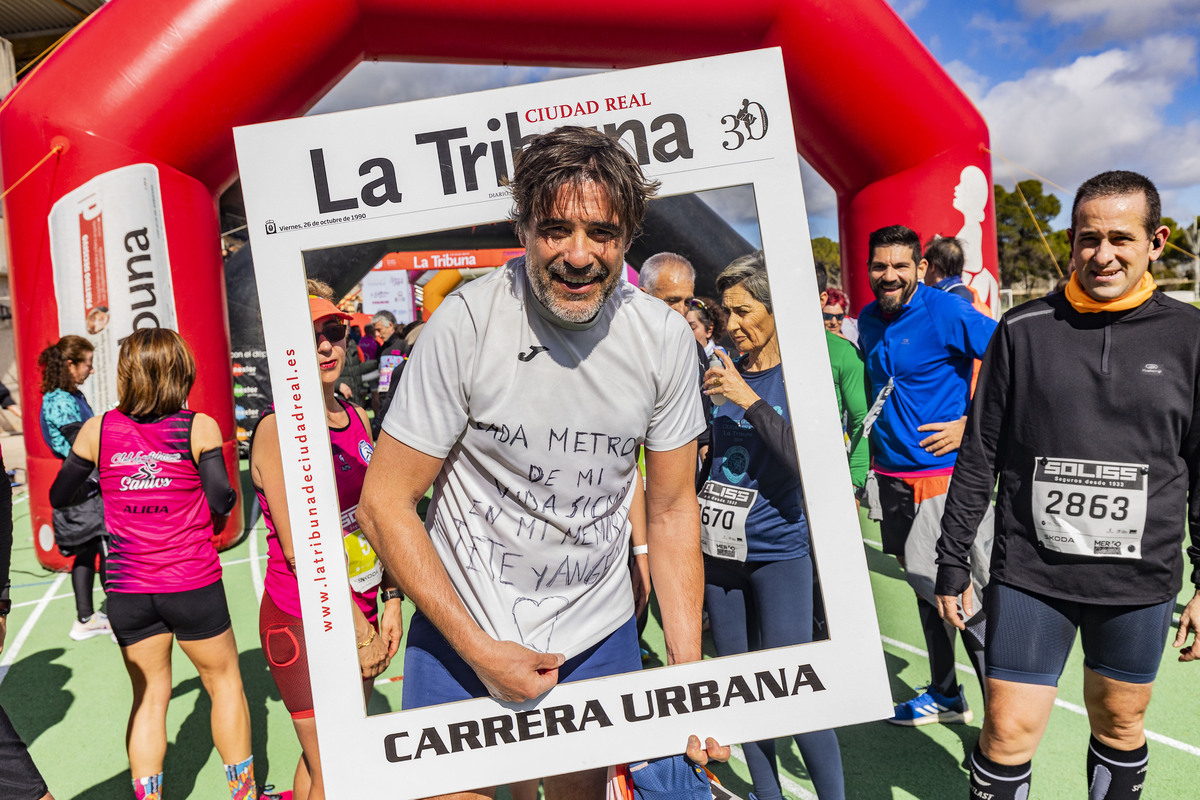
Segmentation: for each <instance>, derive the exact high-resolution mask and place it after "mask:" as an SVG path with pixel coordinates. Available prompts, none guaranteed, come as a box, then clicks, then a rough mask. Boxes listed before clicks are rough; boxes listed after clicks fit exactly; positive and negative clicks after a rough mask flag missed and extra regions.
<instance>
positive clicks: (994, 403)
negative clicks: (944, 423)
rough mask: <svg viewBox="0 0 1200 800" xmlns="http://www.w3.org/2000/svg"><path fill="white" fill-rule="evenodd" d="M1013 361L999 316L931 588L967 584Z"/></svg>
mask: <svg viewBox="0 0 1200 800" xmlns="http://www.w3.org/2000/svg"><path fill="white" fill-rule="evenodd" d="M972 313H977V312H972ZM979 316H983V315H982V314H979ZM1011 366H1012V358H1011V351H1010V345H1009V336H1008V324H1007V320H1003V321H1001V323H1000V327H999V330H998V332H997V334H996V336H995V337H994V338H993V339H992V343H991V344H990V345H989V346H988V349H987V352H986V354H985V355H984V358H983V366H982V367H981V368H980V370H979V383H978V384H977V386H976V388H975V401H974V402H973V403H972V404H971V410H970V413H969V414H968V415H967V427H966V430H965V431H964V432H963V439H962V446H961V447H960V448H959V451H958V460H957V461H956V462H955V465H954V479H953V480H952V481H950V490H949V491H948V492H947V494H946V510H945V513H943V514H942V535H941V537H940V538H939V539H938V543H937V563H938V571H937V583H936V586H935V588H934V592H935V593H936V594H939V595H949V596H953V595H958V594H961V593H962V592H963V590H964V589H966V588H967V587H968V586H970V585H971V563H970V554H971V545H972V543H974V541H975V535H976V533H977V531H978V529H979V523H980V522H981V521H982V520H983V515H984V514H985V513H986V512H987V507H988V504H989V503H991V502H992V488H993V487H994V486H995V485H996V455H997V453H998V452H999V449H1000V441H1001V440H1002V439H1003V438H1004V437H1005V436H1006V435H1007V433H1006V427H1007V420H1006V417H1005V412H1006V409H1007V405H1008V386H1009V381H1010V379H1011V377H1010V375H1011V373H1010V370H1011Z"/></svg>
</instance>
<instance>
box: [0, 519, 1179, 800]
mask: <svg viewBox="0 0 1200 800" xmlns="http://www.w3.org/2000/svg"><path fill="white" fill-rule="evenodd" d="M14 516H15V518H16V532H15V538H16V546H15V548H14V551H15V552H14V566H13V576H12V582H13V592H12V594H13V600H14V604H15V607H14V610H13V612H12V614H11V616H10V617H9V626H8V639H7V641H6V644H5V651H4V656H5V657H6V658H5V661H4V662H3V663H8V660H7V657H8V656H9V655H10V654H11V653H13V652H16V654H17V657H16V660H15V662H13V663H12V664H11V666H8V667H7V668H5V667H4V666H3V665H2V664H0V675H2V676H3V677H2V678H0V680H2V681H3V682H2V683H0V705H3V706H4V708H5V710H6V711H7V712H8V714H9V715H10V716H11V718H12V720H13V722H14V724H15V725H16V727H17V729H18V730H19V731H20V732H21V734H22V735H23V736H24V738H25V740H26V741H27V742H28V743H29V744H30V749H31V752H32V753H33V756H34V759H35V760H36V761H37V763H38V765H39V767H40V768H41V770H42V772H43V773H44V774H45V776H46V779H47V781H48V783H49V785H50V788H51V790H52V792H53V793H54V795H55V797H56V798H57V799H58V800H71V798H80V799H81V800H123V799H124V798H129V797H131V796H132V794H131V792H130V788H129V770H128V764H127V762H126V759H125V751H124V732H125V720H126V716H127V714H128V707H129V700H130V690H129V682H128V678H127V677H126V675H125V671H124V669H123V667H122V664H121V658H120V653H119V650H118V648H117V647H116V645H115V644H113V643H112V642H111V641H109V640H108V639H105V638H96V639H90V640H88V641H85V642H74V641H72V640H71V639H69V638H68V637H67V631H68V629H69V628H70V625H71V620H72V617H73V610H74V605H73V603H72V601H71V590H70V584H69V580H64V579H63V578H64V577H65V576H58V575H54V574H51V573H47V572H45V571H44V570H42V569H41V567H39V566H38V565H37V564H36V561H35V559H34V555H33V544H32V540H31V534H30V529H29V517H28V505H27V504H25V503H21V502H18V504H17V506H16V508H15V511H14ZM255 536H256V546H255V547H256V549H257V553H258V555H259V556H261V555H263V554H265V552H266V548H265V546H264V544H263V541H264V540H263V532H262V530H261V529H260V530H258V531H256V532H255ZM862 536H863V538H864V540H865V544H864V547H865V548H866V553H867V562H868V567H869V569H870V571H871V583H872V588H873V591H874V601H875V605H876V609H877V610H878V613H879V616H880V628H881V633H882V635H883V637H884V640H883V649H884V653H885V656H886V660H887V664H888V673H889V675H890V679H891V690H892V694H893V696H894V697H895V698H896V699H897V700H904V699H907V698H908V697H910V696H911V691H912V690H911V687H912V686H914V685H916V684H919V683H923V682H925V681H927V680H928V678H929V674H928V664H927V662H926V660H925V658H924V657H923V655H922V654H921V651H922V649H923V647H924V645H923V641H922V637H921V632H920V628H919V625H918V623H917V615H916V608H915V603H914V601H913V599H912V593H911V591H910V590H909V589H908V587H907V584H905V583H904V581H903V576H902V574H901V573H900V570H899V568H898V567H897V565H896V563H895V560H894V559H892V558H890V557H886V556H884V555H883V554H882V553H881V552H880V551H879V550H878V548H877V546H875V545H873V544H872V542H873V541H875V540H877V539H878V531H877V530H876V528H875V526H874V525H873V524H872V523H869V522H866V521H864V522H863V525H862ZM251 551H252V547H251V545H250V543H248V542H244V543H242V544H241V545H239V546H238V547H236V548H234V549H233V550H231V551H229V552H226V553H224V554H222V560H223V561H224V562H225V565H226V566H225V585H226V593H227V595H228V597H229V602H230V607H231V611H232V613H233V617H234V631H235V634H236V636H237V640H238V644H239V649H240V651H241V666H242V675H243V679H244V681H245V685H246V695H247V698H248V700H249V702H250V711H251V723H252V726H253V745H254V753H255V764H256V771H257V773H258V775H259V777H260V780H261V779H262V778H263V777H265V778H266V780H267V781H269V782H272V783H274V784H276V785H278V786H283V787H287V786H290V785H291V782H292V770H293V768H294V766H295V763H296V758H297V756H298V754H299V745H298V744H297V742H296V739H295V736H294V734H293V732H292V727H291V723H290V719H289V717H288V714H287V711H286V710H285V709H284V707H283V704H282V703H281V702H280V700H279V696H278V693H277V692H276V690H275V687H274V684H273V683H272V681H271V678H270V675H269V673H268V672H267V667H266V663H265V662H264V660H263V656H262V653H261V651H260V649H259V644H258V633H257V624H256V623H257V597H256V595H255V591H254V568H255V565H256V563H257V565H258V567H259V568H260V569H261V563H262V562H261V558H260V559H259V560H258V561H257V562H256V561H254V560H251V556H252V552H251ZM1187 597H1190V591H1187V592H1186V593H1185V596H1182V597H1181V602H1180V605H1179V608H1180V609H1182V602H1183V600H1186V598H1187ZM98 599H99V597H98ZM43 601H44V602H43ZM406 605H408V604H406ZM35 615H36V618H35ZM645 638H646V641H647V643H648V644H649V645H650V647H651V649H652V650H653V651H654V652H655V655H654V656H653V657H652V660H651V664H649V665H648V666H652V665H654V664H656V663H657V664H661V663H662V655H661V654H662V652H663V650H662V635H661V631H660V630H659V629H658V626H657V623H656V621H654V620H652V621H651V623H650V625H649V627H648V628H647V632H646V637H645ZM708 652H710V653H711V647H709V649H708ZM959 661H960V662H961V663H963V664H965V663H966V658H965V655H964V654H962V653H961V652H960V658H959ZM400 667H401V663H400V660H399V659H397V660H396V662H395V663H394V664H393V666H392V667H391V669H390V670H389V671H388V672H387V673H386V674H385V676H384V677H385V678H389V677H391V678H395V677H398V676H399V673H400ZM173 668H174V671H175V691H174V693H173V698H172V702H171V706H170V710H169V713H168V720H167V725H168V737H169V740H170V747H169V749H168V752H167V761H166V779H165V784H164V788H165V797H166V798H168V800H183V798H205V799H206V800H210V799H212V798H221V797H224V796H226V790H225V788H224V780H223V774H222V770H221V764H220V759H219V757H218V756H217V754H216V751H215V750H214V749H213V747H212V740H211V737H210V735H209V723H208V716H209V710H210V709H209V704H208V699H207V696H206V695H205V694H204V691H203V690H202V688H201V687H200V685H199V680H198V678H197V677H196V674H195V671H194V669H193V668H192V666H191V664H190V663H189V662H188V661H187V659H186V658H184V657H183V655H182V654H181V653H180V652H179V651H178V649H176V653H175V659H174V662H173ZM1197 677H1200V666H1197V665H1184V664H1179V663H1178V662H1177V661H1176V660H1175V656H1174V653H1173V652H1171V651H1168V652H1167V653H1165V654H1164V659H1163V665H1162V671H1161V673H1160V676H1159V680H1158V682H1157V684H1156V687H1155V702H1154V703H1153V704H1152V705H1151V708H1150V713H1149V715H1148V717H1147V721H1146V726H1147V728H1148V729H1150V730H1151V731H1154V732H1155V733H1156V734H1157V735H1159V736H1160V739H1159V740H1156V741H1152V742H1151V744H1150V757H1151V769H1150V772H1149V777H1148V780H1147V784H1146V789H1145V792H1144V794H1143V797H1144V798H1145V799H1146V800H1166V799H1167V798H1180V797H1185V796H1190V795H1191V794H1192V792H1193V787H1192V784H1193V780H1192V779H1193V777H1194V776H1195V775H1197V774H1200V720H1198V719H1197V717H1196V715H1195V713H1194V710H1193V705H1194V703H1193V700H1194V699H1195V697H1196V691H1195V688H1194V687H1195V683H1196V679H1197ZM1081 678H1082V668H1081V657H1080V654H1079V652H1078V645H1077V646H1076V650H1075V652H1074V653H1073V654H1072V656H1071V660H1070V662H1069V664H1068V667H1067V670H1066V673H1065V675H1064V679H1063V682H1062V686H1061V690H1060V698H1061V700H1062V701H1063V702H1064V705H1062V706H1060V707H1057V708H1056V709H1055V710H1054V713H1053V716H1052V718H1051V722H1050V728H1049V730H1048V732H1047V735H1046V738H1045V740H1044V741H1043V742H1042V746H1041V749H1040V750H1039V752H1038V755H1037V758H1036V759H1035V773H1034V783H1033V793H1032V795H1031V797H1032V798H1035V799H1036V798H1042V799H1043V800H1050V799H1051V798H1062V797H1083V796H1086V785H1085V777H1084V757H1085V749H1086V746H1087V737H1088V727H1087V720H1086V718H1085V717H1083V716H1081V715H1080V714H1079V713H1077V712H1076V711H1074V710H1072V706H1075V707H1078V706H1081V705H1082V690H1081V682H1082V681H1081ZM962 681H963V684H964V686H965V687H966V691H967V694H968V698H969V699H970V701H971V704H972V706H973V707H974V708H975V709H976V713H977V716H976V720H975V722H974V723H972V724H971V725H955V726H939V725H933V726H927V727H924V728H920V729H910V728H898V727H894V726H891V725H888V724H887V723H884V722H873V723H867V724H863V725H856V726H852V727H847V728H842V729H840V730H839V731H838V736H839V738H840V741H841V746H842V754H843V761H844V764H845V769H846V789H847V796H848V797H850V798H872V799H873V798H896V799H897V800H898V799H900V798H923V800H960V799H961V798H964V797H966V793H967V789H966V773H965V771H964V770H963V769H962V766H961V765H962V762H963V759H964V757H965V756H966V754H967V753H969V752H970V750H971V748H972V747H973V746H974V744H975V741H976V738H977V736H978V730H979V722H980V719H981V717H982V713H981V712H982V706H981V703H980V694H979V689H978V685H977V683H976V680H975V678H974V676H973V675H971V674H969V673H966V672H964V673H963V674H962ZM400 686H401V684H400V683H399V682H398V681H391V682H388V683H385V684H383V685H380V686H378V687H377V691H376V692H375V695H374V697H373V698H372V701H371V704H370V711H371V712H372V713H379V712H385V711H388V710H391V709H395V708H398V707H399V705H400ZM779 753H780V759H779V760H780V770H781V777H782V778H783V780H784V781H785V796H787V797H793V798H810V797H813V796H814V795H813V794H812V784H811V782H810V781H809V780H808V777H807V773H806V771H805V769H804V766H803V764H802V763H801V761H800V758H799V754H798V751H797V750H796V748H795V745H794V744H792V743H791V742H790V741H786V740H781V741H780V744H779ZM716 772H717V774H718V776H719V777H720V778H721V780H722V781H723V782H724V783H725V784H726V786H728V788H730V789H731V790H732V791H733V792H735V793H736V794H738V795H739V796H741V797H743V798H745V797H748V795H749V792H750V791H751V788H752V787H751V786H750V785H749V784H748V774H747V772H746V769H745V765H744V764H742V763H740V762H738V761H737V760H734V761H732V762H731V763H730V764H728V765H723V766H719V767H718V768H717V769H716ZM480 778H481V780H480V783H484V782H485V781H486V776H480ZM363 794H364V796H372V797H374V796H382V793H381V790H380V787H370V788H368V789H367V790H366V791H365V792H364V793H363ZM500 796H501V797H502V798H507V797H508V795H507V792H503V791H502V793H501V795H500Z"/></svg>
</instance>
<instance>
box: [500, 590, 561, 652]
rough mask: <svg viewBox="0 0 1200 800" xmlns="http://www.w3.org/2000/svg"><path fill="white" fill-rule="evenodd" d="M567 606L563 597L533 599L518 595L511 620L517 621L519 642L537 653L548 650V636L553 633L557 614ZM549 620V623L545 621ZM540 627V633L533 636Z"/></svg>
mask: <svg viewBox="0 0 1200 800" xmlns="http://www.w3.org/2000/svg"><path fill="white" fill-rule="evenodd" d="M566 607H567V598H565V597H559V596H557V595H556V596H554V597H544V598H542V599H541V600H534V599H533V598H530V597H519V598H517V602H515V603H513V611H512V615H513V622H515V623H517V631H518V632H519V633H520V634H521V643H522V644H524V645H525V646H526V647H528V648H529V649H531V650H537V651H538V652H539V653H549V652H550V637H551V636H552V635H553V634H554V623H555V622H556V621H557V620H558V615H559V614H560V613H561V612H562V610H563V609H564V608H566ZM547 620H549V624H548V625H547V624H546V621H547ZM539 628H541V629H542V631H541V633H540V635H538V636H537V638H536V639H535V638H534V633H535V631H537V630H538V629H539Z"/></svg>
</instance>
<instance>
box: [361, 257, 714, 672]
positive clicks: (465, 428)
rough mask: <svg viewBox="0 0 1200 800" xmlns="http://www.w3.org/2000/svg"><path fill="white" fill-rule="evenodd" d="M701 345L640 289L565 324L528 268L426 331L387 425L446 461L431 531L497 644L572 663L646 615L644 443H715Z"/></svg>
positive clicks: (499, 278)
mask: <svg viewBox="0 0 1200 800" xmlns="http://www.w3.org/2000/svg"><path fill="white" fill-rule="evenodd" d="M695 341H696V340H695V338H694V337H693V336H692V332H691V330H690V329H689V328H688V325H687V322H686V321H685V320H684V318H683V317H682V316H680V315H679V314H677V313H675V312H674V311H672V310H671V309H670V308H669V307H667V306H666V305H665V304H664V303H662V302H660V301H658V300H656V299H654V298H652V297H650V296H649V295H647V294H645V293H643V292H641V291H639V290H638V289H636V288H635V287H634V286H632V285H631V284H629V283H628V282H626V281H624V280H622V281H621V283H620V284H619V285H618V287H617V289H616V291H615V292H614V293H613V296H612V297H611V298H610V299H609V300H608V302H607V303H605V305H604V307H603V309H602V310H601V312H600V313H599V314H598V315H597V317H596V319H594V320H592V321H591V322H589V323H584V324H572V323H568V322H564V321H562V320H559V319H558V318H556V317H554V316H553V315H551V314H550V312H549V311H547V310H546V309H545V308H544V307H543V306H542V304H541V303H540V302H539V301H538V300H536V299H535V298H534V297H533V295H532V293H531V292H530V290H529V288H528V278H527V276H526V274H525V265H524V258H518V259H514V260H513V261H510V262H509V263H508V264H506V265H505V266H504V267H502V268H500V269H498V270H496V271H495V272H494V273H492V274H491V275H489V276H487V277H485V278H481V279H478V280H475V281H472V282H471V283H470V284H468V285H467V286H465V287H463V288H462V289H460V290H458V291H456V292H454V293H452V294H451V295H450V296H449V297H447V298H446V300H445V301H444V302H443V303H442V305H441V306H439V307H438V310H437V313H435V314H434V315H433V317H432V318H431V319H430V321H429V324H428V325H426V326H425V330H424V331H423V332H422V334H421V338H420V339H419V340H418V342H417V345H416V347H415V349H414V351H413V354H412V356H411V358H410V359H409V363H408V366H407V367H406V368H405V370H404V374H403V376H402V377H401V379H400V383H399V385H398V386H397V387H396V389H395V391H396V399H395V400H394V402H393V403H392V408H391V410H390V411H389V413H388V415H387V418H386V419H385V420H384V424H383V429H384V430H385V431H386V432H387V433H389V434H390V435H391V436H393V437H395V438H396V439H398V440H400V441H401V442H404V443H405V444H407V445H409V446H410V447H413V448H415V449H417V450H420V451H421V452H423V453H426V454H428V455H431V456H435V457H437V458H442V459H444V463H443V465H442V469H441V472H440V473H439V474H438V476H437V479H436V481H435V482H434V493H433V502H432V503H431V505H430V508H429V513H428V515H427V517H426V528H428V529H429V533H430V537H431V539H432V540H433V544H434V547H435V548H436V549H437V552H438V555H439V556H440V557H441V559H442V563H443V564H444V565H445V566H446V571H447V573H449V575H450V580H451V581H452V582H453V584H454V588H455V590H456V591H457V592H458V595H459V597H460V598H462V601H463V603H464V604H465V605H466V607H467V609H468V611H470V613H471V615H472V616H473V617H474V618H475V620H476V622H478V623H479V625H480V626H481V627H482V628H483V630H484V631H486V632H487V633H488V634H489V635H491V636H492V637H493V638H495V639H499V640H507V641H513V642H519V643H521V644H524V645H525V646H526V647H529V648H532V649H534V650H538V651H540V652H554V653H564V654H565V655H566V656H567V658H571V657H572V656H575V655H577V654H579V653H580V652H582V651H584V650H586V649H587V648H588V647H590V646H591V645H593V644H595V643H596V642H598V641H600V640H601V639H603V638H604V637H605V636H607V635H608V634H610V633H612V632H613V631H614V630H616V629H617V628H618V627H620V626H621V625H622V624H623V623H624V622H625V621H627V620H628V619H629V618H630V617H631V616H632V615H633V592H632V589H631V587H630V582H629V570H628V568H627V560H628V553H629V530H630V529H629V521H628V518H629V506H630V502H631V501H632V498H633V495H632V488H631V487H632V481H633V478H634V476H635V475H636V474H637V450H638V445H640V444H643V443H644V444H645V445H646V447H647V448H648V449H650V450H672V449H675V448H677V447H681V446H683V445H685V444H687V443H688V442H690V441H692V440H693V439H695V438H696V437H697V436H698V435H699V434H700V433H701V431H703V429H704V421H703V414H702V411H701V405H700V394H699V390H698V387H697V383H696V344H695Z"/></svg>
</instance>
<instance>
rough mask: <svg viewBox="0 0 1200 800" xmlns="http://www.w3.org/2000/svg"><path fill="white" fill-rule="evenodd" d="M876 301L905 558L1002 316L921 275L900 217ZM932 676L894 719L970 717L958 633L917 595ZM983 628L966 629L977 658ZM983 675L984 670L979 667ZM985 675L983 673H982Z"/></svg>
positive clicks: (892, 522)
mask: <svg viewBox="0 0 1200 800" xmlns="http://www.w3.org/2000/svg"><path fill="white" fill-rule="evenodd" d="M869 252H870V261H869V263H868V269H869V278H870V282H871V290H872V291H873V292H874V293H875V302H873V303H869V304H868V305H867V306H866V308H864V309H863V311H862V314H861V315H860V316H859V318H858V326H859V329H858V330H859V334H858V335H859V342H860V344H861V345H862V347H863V352H864V353H865V355H866V361H867V377H868V380H869V382H870V385H871V392H872V394H873V395H874V396H875V398H876V399H875V405H874V407H873V408H872V414H868V420H871V419H872V416H874V419H873V422H872V423H871V430H870V437H871V453H872V455H873V468H874V470H875V474H876V479H877V481H878V485H879V500H880V504H881V506H882V511H883V520H882V522H881V523H880V526H879V527H880V534H881V537H882V539H883V550H884V552H885V553H889V554H891V555H894V556H896V557H897V558H898V559H899V560H900V562H901V565H903V563H904V545H905V542H906V540H907V539H908V534H909V531H910V530H911V528H912V523H913V518H914V517H915V516H916V513H917V508H918V506H919V505H920V504H921V503H922V502H923V501H924V500H927V499H929V498H932V497H937V496H938V495H941V494H944V493H945V492H946V487H947V486H948V485H949V482H950V475H951V473H952V472H953V471H954V461H955V458H956V456H957V451H958V445H959V442H960V441H961V439H962V434H963V427H964V425H965V423H966V415H967V408H968V405H969V404H970V390H971V371H972V367H973V362H974V361H975V359H981V358H983V354H984V351H985V350H986V349H987V345H988V342H989V341H990V340H991V338H992V332H993V331H994V330H995V328H996V323H995V321H994V320H992V319H991V318H989V317H986V316H984V315H983V314H980V313H979V312H978V311H976V310H975V309H974V308H972V307H971V304H970V303H968V302H966V301H965V300H963V299H962V298H961V297H958V296H957V295H954V294H950V293H948V292H941V291H938V290H936V289H930V288H929V287H928V286H925V285H924V284H923V283H922V279H923V278H924V275H925V270H926V267H927V264H926V262H925V260H924V259H923V258H922V257H921V240H920V238H919V237H918V236H917V234H916V233H915V232H914V231H912V230H910V229H909V228H906V227H904V226H903V225H892V226H889V227H886V228H880V229H879V230H877V231H875V232H874V233H872V234H871V237H870V240H869ZM917 609H918V611H919V612H920V616H921V628H922V630H923V631H924V633H925V644H926V647H927V649H928V650H929V664H930V669H931V672H932V678H931V680H930V683H929V685H928V686H927V687H921V689H920V691H919V693H918V695H917V697H915V698H913V699H911V700H908V701H906V702H904V703H901V704H899V705H897V706H896V712H895V715H894V716H893V717H892V718H891V720H890V721H891V722H893V723H895V724H897V725H927V724H930V723H934V722H970V721H971V719H972V718H973V716H972V713H971V709H970V708H969V707H968V706H967V701H966V697H965V696H964V694H963V690H962V686H961V685H959V683H958V679H957V677H956V674H955V668H954V634H953V628H948V627H947V626H946V625H945V624H944V623H943V622H942V620H941V618H940V617H939V616H938V611H937V608H936V607H935V606H934V605H933V604H932V603H931V602H929V601H927V600H925V599H923V598H921V597H920V596H918V597H917ZM973 634H978V631H972V632H969V633H964V638H963V641H964V644H966V645H967V651H968V653H969V654H970V655H971V657H972V660H973V661H975V660H976V659H977V658H979V657H981V654H982V649H983V641H982V637H981V636H978V635H973ZM980 674H981V675H982V672H980ZM981 680H982V677H981Z"/></svg>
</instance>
